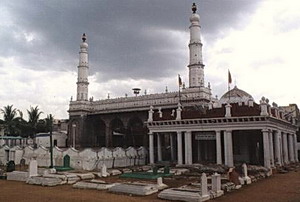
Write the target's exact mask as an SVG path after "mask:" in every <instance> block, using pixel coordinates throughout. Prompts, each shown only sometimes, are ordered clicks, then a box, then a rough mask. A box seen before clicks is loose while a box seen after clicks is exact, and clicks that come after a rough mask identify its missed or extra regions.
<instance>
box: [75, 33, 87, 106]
mask: <svg viewBox="0 0 300 202" xmlns="http://www.w3.org/2000/svg"><path fill="white" fill-rule="evenodd" d="M87 50H88V44H87V43H86V35H85V33H84V34H83V35H82V43H81V44H80V52H79V65H78V79H77V101H87V100H88V86H89V82H88V75H89V60H88V52H87Z"/></svg>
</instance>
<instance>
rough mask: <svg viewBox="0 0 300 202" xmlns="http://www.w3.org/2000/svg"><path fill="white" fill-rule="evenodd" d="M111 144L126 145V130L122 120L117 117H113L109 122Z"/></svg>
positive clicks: (114, 145)
mask: <svg viewBox="0 0 300 202" xmlns="http://www.w3.org/2000/svg"><path fill="white" fill-rule="evenodd" d="M110 128H111V133H112V134H111V135H112V146H113V147H126V146H127V145H126V141H125V138H126V130H125V127H124V124H123V122H122V121H121V120H120V119H119V118H115V119H114V120H112V121H111V122H110Z"/></svg>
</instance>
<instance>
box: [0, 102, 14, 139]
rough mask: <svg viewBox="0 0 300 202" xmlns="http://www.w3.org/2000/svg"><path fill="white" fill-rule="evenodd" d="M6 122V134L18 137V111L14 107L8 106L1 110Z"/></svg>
mask: <svg viewBox="0 0 300 202" xmlns="http://www.w3.org/2000/svg"><path fill="white" fill-rule="evenodd" d="M1 113H2V114H3V121H4V132H5V134H7V135H16V133H17V127H16V123H17V109H16V108H13V105H7V106H5V107H3V109H1Z"/></svg>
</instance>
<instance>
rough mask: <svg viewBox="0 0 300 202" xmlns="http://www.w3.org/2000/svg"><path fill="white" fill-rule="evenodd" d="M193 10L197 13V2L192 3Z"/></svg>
mask: <svg viewBox="0 0 300 202" xmlns="http://www.w3.org/2000/svg"><path fill="white" fill-rule="evenodd" d="M192 11H193V13H196V11H197V5H196V3H193V5H192Z"/></svg>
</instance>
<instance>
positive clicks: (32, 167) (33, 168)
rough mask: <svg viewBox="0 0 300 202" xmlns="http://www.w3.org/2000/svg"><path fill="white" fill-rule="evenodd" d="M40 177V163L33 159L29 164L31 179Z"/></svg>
mask: <svg viewBox="0 0 300 202" xmlns="http://www.w3.org/2000/svg"><path fill="white" fill-rule="evenodd" d="M34 176H38V163H37V160H36V159H35V158H32V159H31V160H30V162H29V177H34Z"/></svg>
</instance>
